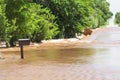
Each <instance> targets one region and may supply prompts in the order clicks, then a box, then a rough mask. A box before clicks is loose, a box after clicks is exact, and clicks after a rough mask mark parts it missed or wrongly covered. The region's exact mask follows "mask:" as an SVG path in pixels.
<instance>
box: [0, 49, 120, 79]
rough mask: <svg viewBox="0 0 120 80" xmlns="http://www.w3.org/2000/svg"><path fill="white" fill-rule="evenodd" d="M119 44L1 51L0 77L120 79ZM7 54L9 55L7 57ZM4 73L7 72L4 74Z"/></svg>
mask: <svg viewBox="0 0 120 80" xmlns="http://www.w3.org/2000/svg"><path fill="white" fill-rule="evenodd" d="M119 50H120V47H112V48H111V47H106V48H69V49H68V48H67V49H54V48H52V49H51V48H50V49H47V50H46V49H40V50H29V51H25V52H24V54H25V55H24V56H25V59H23V60H21V59H20V52H18V51H11V52H4V54H6V55H8V56H5V59H2V60H0V63H1V66H0V71H1V73H0V78H1V80H10V79H11V80H120V77H119V74H120V62H119V61H120V53H119ZM9 55H11V56H9ZM6 74H7V75H6Z"/></svg>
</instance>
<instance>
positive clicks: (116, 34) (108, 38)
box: [88, 27, 120, 43]
mask: <svg viewBox="0 0 120 80" xmlns="http://www.w3.org/2000/svg"><path fill="white" fill-rule="evenodd" d="M88 40H90V41H93V42H94V41H96V42H104V43H116V42H120V27H107V28H101V29H98V30H96V31H94V32H93V33H92V35H91V36H90V37H89V38H88Z"/></svg>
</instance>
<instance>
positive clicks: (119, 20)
mask: <svg viewBox="0 0 120 80" xmlns="http://www.w3.org/2000/svg"><path fill="white" fill-rule="evenodd" d="M115 23H116V24H118V25H119V26H120V12H117V13H116V14H115Z"/></svg>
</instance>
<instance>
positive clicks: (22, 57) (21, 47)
mask: <svg viewBox="0 0 120 80" xmlns="http://www.w3.org/2000/svg"><path fill="white" fill-rule="evenodd" d="M20 52H21V59H24V51H23V45H21V46H20Z"/></svg>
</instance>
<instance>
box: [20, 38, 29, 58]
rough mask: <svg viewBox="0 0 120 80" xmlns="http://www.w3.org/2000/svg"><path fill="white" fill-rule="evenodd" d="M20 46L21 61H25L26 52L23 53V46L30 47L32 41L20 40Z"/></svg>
mask: <svg viewBox="0 0 120 80" xmlns="http://www.w3.org/2000/svg"><path fill="white" fill-rule="evenodd" d="M18 41H19V46H20V50H21V59H24V51H23V46H24V45H30V39H19V40H18Z"/></svg>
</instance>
